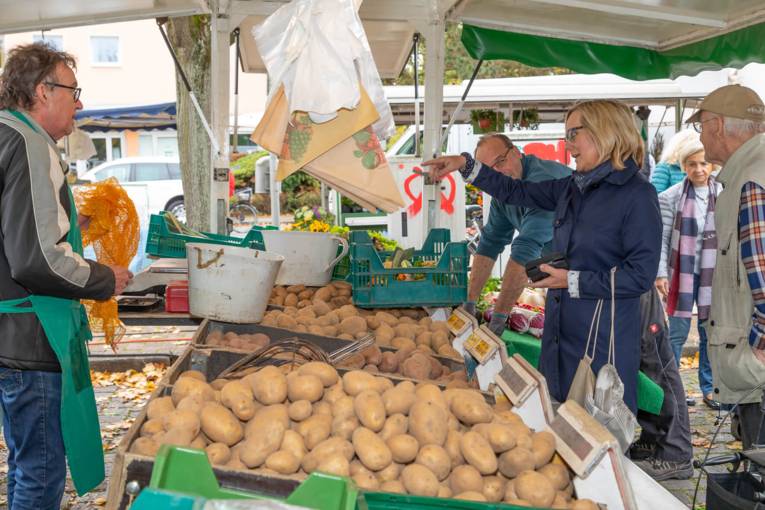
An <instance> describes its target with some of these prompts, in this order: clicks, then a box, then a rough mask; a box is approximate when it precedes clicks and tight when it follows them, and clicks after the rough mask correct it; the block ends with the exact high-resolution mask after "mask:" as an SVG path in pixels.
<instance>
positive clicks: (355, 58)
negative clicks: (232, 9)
mask: <svg viewBox="0 0 765 510" xmlns="http://www.w3.org/2000/svg"><path fill="white" fill-rule="evenodd" d="M252 35H253V37H254V38H255V43H256V45H257V47H258V51H259V52H260V56H261V58H262V59H263V63H264V64H265V66H266V69H267V70H268V75H269V77H270V78H271V91H272V92H273V91H276V90H277V89H278V88H279V84H280V83H283V84H284V91H285V94H286V96H287V101H288V103H289V108H290V112H294V111H304V112H308V113H309V115H310V116H311V120H313V121H314V122H317V123H319V122H325V121H328V120H331V119H333V118H335V116H336V115H337V114H336V112H337V110H339V109H340V108H346V109H353V108H355V107H356V106H357V105H358V104H359V100H360V99H361V92H360V90H359V84H361V85H363V86H364V89H365V90H366V92H367V94H369V97H370V99H371V100H372V102H373V103H374V105H375V108H376V109H377V111H378V113H379V114H380V119H379V120H378V121H377V122H375V124H374V125H373V130H374V132H375V134H376V135H377V137H378V138H380V139H381V140H384V139H386V138H388V137H389V136H390V135H391V134H393V131H394V125H393V114H392V113H391V110H390V106H389V105H388V101H387V99H386V98H385V93H384V91H383V87H382V82H381V81H380V75H379V74H378V72H377V66H376V65H375V62H374V58H373V57H372V52H371V50H370V47H369V42H368V41H367V37H366V34H365V32H364V27H363V25H362V24H361V19H360V18H359V15H358V12H357V5H355V3H354V1H353V0H292V1H291V2H290V3H289V4H287V5H284V6H282V7H280V8H279V9H278V10H276V12H274V13H273V14H272V15H271V16H269V17H268V18H267V19H266V20H265V21H264V22H263V23H261V24H260V25H258V26H256V27H254V28H253V29H252ZM269 100H270V98H269Z"/></svg>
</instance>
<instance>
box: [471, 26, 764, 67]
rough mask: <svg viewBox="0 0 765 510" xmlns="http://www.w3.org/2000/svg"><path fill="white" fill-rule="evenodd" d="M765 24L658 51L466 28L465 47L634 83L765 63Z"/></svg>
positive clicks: (477, 53)
mask: <svg viewBox="0 0 765 510" xmlns="http://www.w3.org/2000/svg"><path fill="white" fill-rule="evenodd" d="M764 41H765V23H760V24H757V25H752V26H749V27H746V28H742V29H739V30H735V31H732V32H728V33H726V34H723V35H719V36H716V37H710V38H709V39H704V40H702V41H697V42H693V43H690V44H686V45H683V46H677V47H675V48H672V49H668V50H664V51H656V50H651V49H646V48H638V47H634V46H618V45H610V44H601V43H594V42H585V41H577V40H570V39H558V38H554V37H545V36H538V35H529V34H521V33H516V32H506V31H503V30H492V29H488V28H483V27H478V26H475V25H469V24H465V25H463V27H462V44H463V45H464V46H465V48H466V49H467V51H468V53H469V54H470V56H471V57H473V58H474V59H484V60H515V61H517V62H521V63H523V64H526V65H529V66H532V67H556V66H557V67H566V68H568V69H571V70H572V71H574V72H577V73H584V74H596V73H613V74H616V75H619V76H622V77H624V78H628V79H631V80H652V79H658V78H676V77H677V76H681V75H686V76H693V75H695V74H697V73H699V72H700V71H704V70H709V69H720V68H723V67H736V68H740V67H743V66H744V65H746V64H748V63H750V62H760V63H762V62H765V42H764Z"/></svg>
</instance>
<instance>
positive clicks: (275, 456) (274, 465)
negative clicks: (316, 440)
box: [266, 450, 300, 475]
mask: <svg viewBox="0 0 765 510" xmlns="http://www.w3.org/2000/svg"><path fill="white" fill-rule="evenodd" d="M266 467H267V468H268V469H272V470H274V471H276V472H277V473H280V474H282V475H291V474H292V473H295V472H297V470H298V469H300V459H298V458H297V457H295V456H294V455H293V454H292V452H289V451H287V450H277V451H275V452H274V453H272V454H271V455H269V456H268V457H266Z"/></svg>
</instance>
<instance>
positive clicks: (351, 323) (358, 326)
mask: <svg viewBox="0 0 765 510" xmlns="http://www.w3.org/2000/svg"><path fill="white" fill-rule="evenodd" d="M351 306H352V305H351ZM366 331H367V321H365V320H364V318H363V317H358V316H355V315H354V316H349V317H346V318H343V319H342V320H341V321H340V333H345V334H346V335H351V336H355V335H356V333H366Z"/></svg>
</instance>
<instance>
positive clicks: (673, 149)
mask: <svg viewBox="0 0 765 510" xmlns="http://www.w3.org/2000/svg"><path fill="white" fill-rule="evenodd" d="M697 143H701V138H700V136H699V134H698V133H697V132H696V131H694V130H693V129H683V130H682V131H678V132H677V133H675V134H674V135H673V136H672V138H670V139H669V142H667V145H666V147H664V149H663V150H662V151H661V157H660V158H659V162H660V163H669V164H671V165H680V166H682V163H683V158H682V157H680V154H681V153H683V152H684V151H685V148H686V147H688V146H689V145H695V144H697Z"/></svg>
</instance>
